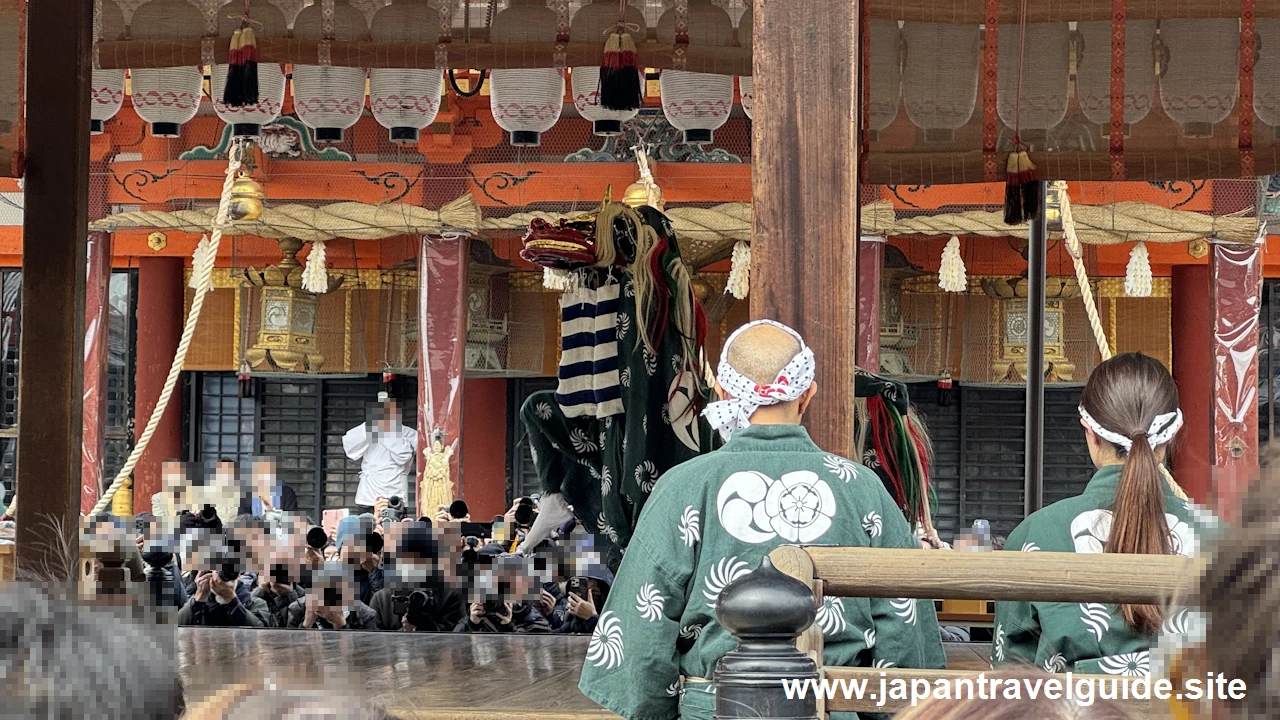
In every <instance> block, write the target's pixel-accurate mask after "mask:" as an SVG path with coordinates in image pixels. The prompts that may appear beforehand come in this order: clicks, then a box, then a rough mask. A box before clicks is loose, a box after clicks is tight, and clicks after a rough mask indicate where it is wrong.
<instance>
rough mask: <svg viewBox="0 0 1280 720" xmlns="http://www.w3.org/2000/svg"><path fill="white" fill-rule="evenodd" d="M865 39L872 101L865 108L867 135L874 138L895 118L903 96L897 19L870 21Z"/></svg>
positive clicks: (900, 37)
mask: <svg viewBox="0 0 1280 720" xmlns="http://www.w3.org/2000/svg"><path fill="white" fill-rule="evenodd" d="M868 41H869V43H870V45H871V69H870V72H868V73H867V75H868V80H869V81H870V83H871V88H870V90H871V92H870V95H871V101H870V102H869V103H868V107H867V130H868V131H869V132H868V138H869V139H870V140H871V141H873V142H874V141H875V140H876V138H877V137H878V136H879V134H880V131H881V130H884V129H885V128H887V127H889V126H890V125H891V124H893V120H894V118H896V117H898V105H899V104H900V103H899V101H900V99H901V97H902V63H901V58H902V34H901V33H900V32H899V31H898V21H897V20H872V21H871V28H870V32H869V33H868Z"/></svg>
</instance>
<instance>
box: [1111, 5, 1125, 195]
mask: <svg viewBox="0 0 1280 720" xmlns="http://www.w3.org/2000/svg"><path fill="white" fill-rule="evenodd" d="M1124 56H1125V0H1111V123H1110V124H1111V178H1112V179H1113V180H1124Z"/></svg>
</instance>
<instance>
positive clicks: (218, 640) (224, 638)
mask: <svg viewBox="0 0 1280 720" xmlns="http://www.w3.org/2000/svg"><path fill="white" fill-rule="evenodd" d="M589 640H590V638H589V637H587V636H566V635H493V634H481V635H461V634H458V635H455V634H447V633H441V634H437V633H419V634H409V633H388V632H342V631H339V632H333V631H328V632H326V631H300V630H271V629H264V630H230V629H227V630H223V629H215V628H179V629H178V648H179V653H180V658H181V673H182V679H183V682H184V683H185V684H186V686H187V701H188V704H189V705H190V704H194V703H196V702H199V701H201V700H203V699H205V698H207V697H209V696H210V695H212V694H213V693H215V692H216V691H217V690H218V689H219V688H220V687H222V686H223V685H224V684H225V683H231V682H244V681H247V680H251V679H257V678H262V677H264V676H267V675H271V674H275V675H276V676H277V677H281V678H283V677H285V676H291V675H292V676H298V675H301V676H304V677H328V676H330V675H337V676H339V677H345V678H347V679H349V680H350V681H351V682H352V684H353V686H354V687H357V688H362V689H363V692H364V693H365V697H366V698H367V700H368V701H371V702H373V703H374V704H376V705H381V706H383V707H385V708H386V709H387V710H388V712H389V714H390V715H391V716H392V717H395V718H401V719H403V720H446V719H448V720H516V719H517V718H520V719H529V720H561V719H565V720H567V719H568V718H588V719H595V718H616V717H617V716H616V715H614V714H613V713H610V712H608V711H605V710H603V709H601V708H600V707H599V706H598V705H596V704H595V703H593V702H591V701H590V700H588V699H587V698H586V697H585V696H583V695H582V693H580V692H579V691H578V674H579V672H580V671H581V670H582V659H583V657H585V656H586V652H587V643H588V642H589ZM989 648H990V646H989V645H987V644H972V645H969V644H948V645H947V646H946V650H947V661H948V665H949V667H951V668H953V669H973V670H983V669H986V668H987V667H989V666H988V664H987V653H988V652H989ZM326 684H329V683H326ZM331 686H332V685H331Z"/></svg>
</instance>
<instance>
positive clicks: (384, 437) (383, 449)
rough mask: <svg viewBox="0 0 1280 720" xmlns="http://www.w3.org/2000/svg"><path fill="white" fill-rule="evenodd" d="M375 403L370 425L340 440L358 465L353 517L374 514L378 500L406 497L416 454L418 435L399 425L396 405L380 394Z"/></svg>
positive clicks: (367, 424)
mask: <svg viewBox="0 0 1280 720" xmlns="http://www.w3.org/2000/svg"><path fill="white" fill-rule="evenodd" d="M378 403H379V406H378V407H377V408H375V409H374V411H373V422H366V423H361V424H360V425H357V426H356V427H353V428H351V429H350V430H348V431H347V434H346V435H344V436H343V437H342V449H343V451H345V452H346V454H347V457H348V458H351V459H352V460H357V461H359V462H360V485H359V486H358V487H357V488H356V502H355V507H354V508H352V512H353V513H354V514H356V515H362V514H365V513H373V506H374V502H375V501H376V500H377V499H378V497H379V496H381V497H385V498H393V497H395V498H405V497H408V495H409V470H410V469H411V468H412V467H413V460H414V455H415V454H416V453H417V451H418V431H417V430H415V429H413V428H411V427H407V426H406V425H404V424H402V423H401V422H400V408H399V406H398V405H397V404H396V401H395V400H394V399H392V398H391V396H390V395H388V394H387V393H385V392H381V393H378Z"/></svg>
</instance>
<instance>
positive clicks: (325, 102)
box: [293, 2, 368, 143]
mask: <svg viewBox="0 0 1280 720" xmlns="http://www.w3.org/2000/svg"><path fill="white" fill-rule="evenodd" d="M322 8H323V3H316V4H314V5H312V6H311V7H308V8H306V9H304V10H303V11H302V12H300V13H298V19H297V21H296V22H295V23H294V26H293V36H294V37H295V38H298V39H300V40H323V39H325V38H324V25H323V20H322V18H321V13H322V12H323V10H322ZM333 14H334V18H333V28H334V37H333V38H331V39H333V40H345V41H354V40H363V39H365V37H364V36H366V35H367V33H368V25H367V23H366V21H365V16H364V14H363V13H361V12H360V11H359V10H356V9H355V8H353V7H351V6H350V5H348V4H347V3H345V2H335V3H334V4H333ZM367 77H368V72H367V71H366V70H365V69H364V68H348V67H330V66H321V65H294V66H293V108H294V111H295V112H296V113H297V114H298V120H300V121H302V124H303V125H306V126H307V127H309V128H311V129H312V131H313V132H314V133H315V138H316V142H323V143H334V142H342V136H343V131H344V130H346V129H347V128H349V127H351V126H352V125H355V124H356V121H358V120H359V119H360V116H361V115H362V114H364V91H365V80H366V79H367Z"/></svg>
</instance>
